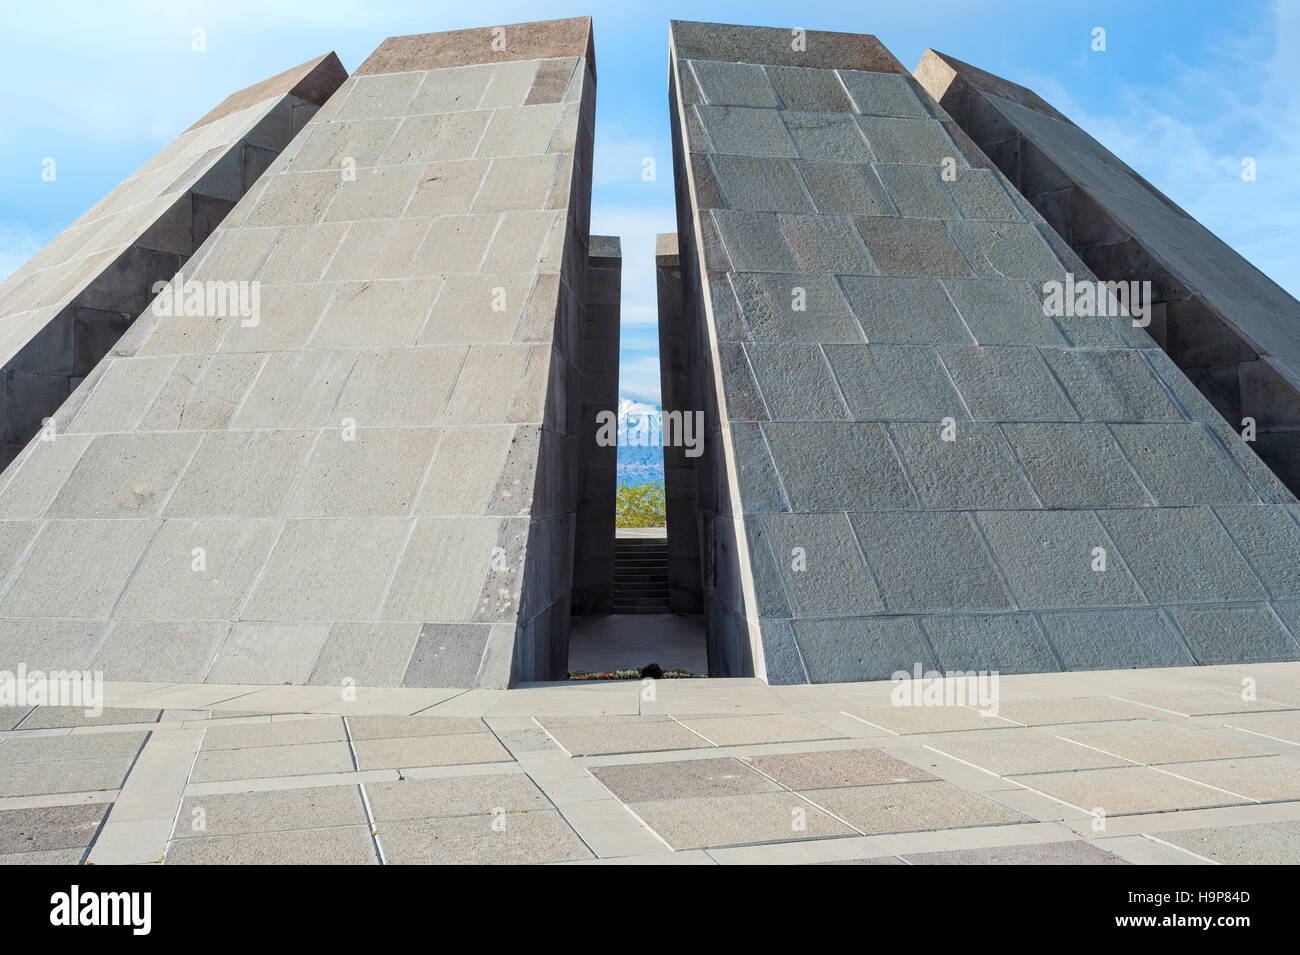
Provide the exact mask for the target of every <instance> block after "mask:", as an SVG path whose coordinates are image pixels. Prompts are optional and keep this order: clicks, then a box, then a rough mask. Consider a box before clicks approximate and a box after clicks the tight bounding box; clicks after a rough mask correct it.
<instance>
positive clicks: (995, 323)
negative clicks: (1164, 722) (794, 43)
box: [670, 24, 1300, 683]
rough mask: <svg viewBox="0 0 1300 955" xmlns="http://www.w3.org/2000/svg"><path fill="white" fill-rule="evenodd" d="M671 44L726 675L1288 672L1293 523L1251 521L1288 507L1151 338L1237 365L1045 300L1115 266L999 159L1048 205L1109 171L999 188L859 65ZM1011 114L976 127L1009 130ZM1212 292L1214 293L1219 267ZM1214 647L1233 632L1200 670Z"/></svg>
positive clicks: (1192, 336)
mask: <svg viewBox="0 0 1300 955" xmlns="http://www.w3.org/2000/svg"><path fill="white" fill-rule="evenodd" d="M671 38H672V61H671V64H670V87H671V90H670V92H671V95H672V102H673V104H674V107H673V108H674V114H673V126H674V150H675V163H676V167H677V170H678V177H677V178H678V193H677V200H678V209H679V214H678V222H679V225H681V227H682V229H683V230H684V231H683V232H681V233H680V234H679V235H678V237H677V238H678V248H679V250H680V255H679V260H678V261H679V264H680V270H681V277H682V293H681V298H682V302H683V311H684V314H685V315H686V316H687V322H688V323H691V322H693V323H695V324H696V325H697V326H698V328H699V333H698V334H697V335H696V337H695V338H694V340H693V341H691V340H689V339H688V342H689V347H688V348H687V349H686V350H685V352H686V354H685V357H684V358H683V359H682V360H676V359H675V364H674V366H673V371H672V375H673V376H674V377H676V378H678V379H679V380H682V381H685V382H686V383H687V384H684V385H678V387H682V388H688V389H689V390H690V391H691V393H692V394H693V395H695V396H697V398H696V400H697V401H699V402H700V403H701V405H702V406H703V408H704V410H705V413H706V416H707V420H709V422H710V425H709V434H710V436H711V437H712V436H714V435H716V436H717V438H718V439H717V440H714V441H707V440H706V443H705V455H704V457H703V458H701V459H700V460H699V461H697V462H695V464H694V465H693V469H692V477H693V478H694V488H695V491H696V492H697V493H696V495H695V499H694V506H695V508H696V511H697V527H698V532H699V534H700V535H701V536H700V552H701V555H702V573H703V576H704V583H705V585H704V603H705V609H706V620H707V621H708V628H709V639H710V666H711V670H712V672H713V675H723V674H724V673H725V674H728V675H741V674H749V673H751V672H752V673H754V674H756V675H759V676H764V675H765V676H767V677H768V678H769V679H771V680H773V681H774V682H782V683H785V682H792V681H801V680H811V681H814V682H818V681H835V680H852V679H883V678H886V677H888V676H890V675H891V674H892V673H893V672H894V671H895V670H896V669H900V668H901V669H908V668H910V667H911V666H912V665H914V664H916V663H921V664H923V665H925V666H927V667H928V666H935V665H937V666H941V667H952V668H962V669H999V670H1001V671H1003V672H1037V671H1049V670H1058V669H1091V668H1103V667H1132V666H1179V665H1187V664H1190V663H1194V662H1202V660H1201V657H1202V656H1204V657H1205V658H1206V660H1209V658H1210V657H1211V656H1213V658H1214V659H1215V660H1218V661H1220V662H1226V661H1227V660H1228V659H1232V658H1237V659H1241V660H1252V661H1259V660H1264V659H1290V658H1293V657H1295V656H1297V655H1298V654H1297V652H1296V648H1295V647H1293V646H1291V644H1290V642H1289V641H1290V637H1289V636H1288V637H1287V638H1286V640H1283V639H1280V636H1282V635H1285V633H1286V631H1285V630H1284V629H1282V628H1283V624H1282V622H1281V621H1284V620H1288V619H1290V618H1291V617H1294V616H1295V613H1294V607H1296V606H1298V605H1300V604H1297V603H1296V602H1295V598H1296V596H1297V587H1298V586H1300V571H1297V567H1300V558H1297V556H1296V554H1297V553H1300V550H1298V549H1297V548H1298V547H1300V537H1297V533H1298V531H1297V528H1298V527H1300V525H1298V524H1297V523H1296V520H1295V515H1293V514H1291V513H1288V512H1287V511H1286V510H1285V509H1284V508H1280V507H1269V508H1266V507H1264V506H1261V505H1279V504H1286V503H1290V496H1289V495H1287V494H1286V492H1285V490H1284V489H1283V488H1282V487H1281V485H1280V484H1278V483H1277V482H1276V481H1275V480H1273V479H1272V478H1271V476H1269V475H1268V474H1266V473H1262V465H1260V464H1259V462H1258V460H1257V459H1256V458H1255V456H1254V455H1253V454H1252V452H1251V449H1250V446H1249V445H1248V444H1247V443H1246V442H1243V441H1242V440H1241V439H1240V438H1239V437H1238V436H1237V435H1236V434H1232V433H1229V432H1230V430H1231V429H1229V428H1228V427H1227V426H1226V425H1224V424H1223V422H1222V421H1220V420H1218V418H1217V414H1218V412H1217V411H1215V405H1214V403H1212V401H1209V400H1207V399H1205V398H1203V397H1202V396H1201V395H1200V394H1199V393H1198V392H1197V391H1196V388H1195V387H1194V386H1193V385H1192V384H1191V382H1189V380H1188V379H1187V378H1186V377H1185V376H1184V375H1182V374H1181V373H1180V372H1179V371H1178V369H1177V368H1175V367H1174V366H1173V364H1172V363H1171V362H1170V360H1169V358H1168V357H1167V356H1165V355H1164V353H1162V352H1160V351H1159V350H1158V349H1156V348H1154V345H1155V342H1154V341H1153V339H1152V335H1156V336H1157V337H1159V336H1163V335H1165V334H1166V331H1168V334H1169V336H1170V341H1176V342H1177V343H1178V346H1179V349H1180V350H1179V354H1182V355H1191V354H1195V355H1198V356H1202V357H1203V356H1211V357H1212V356H1215V355H1216V353H1217V351H1218V350H1219V349H1220V348H1222V347H1224V346H1223V342H1225V341H1229V340H1228V339H1224V338H1223V336H1222V335H1217V333H1216V335H1217V337H1214V336H1210V334H1209V333H1210V331H1213V325H1212V323H1210V322H1209V321H1208V320H1206V319H1205V315H1204V314H1202V313H1201V312H1196V311H1195V310H1194V309H1190V308H1189V309H1184V312H1185V313H1186V314H1180V315H1164V314H1163V313H1162V314H1161V315H1158V316H1154V317H1153V322H1152V324H1151V333H1152V334H1148V333H1147V332H1146V331H1143V330H1142V329H1141V328H1134V327H1133V325H1132V322H1131V321H1130V318H1129V316H1127V315H1118V314H1106V315H1073V314H1071V315H1065V314H1057V313H1056V312H1057V311H1059V310H1054V309H1053V308H1052V307H1051V303H1050V302H1049V301H1047V300H1046V296H1047V294H1048V292H1049V291H1050V287H1045V286H1046V283H1048V282H1062V281H1064V280H1065V279H1066V277H1067V273H1073V274H1074V277H1075V279H1076V280H1080V281H1092V280H1093V279H1094V276H1092V274H1091V273H1089V272H1088V265H1085V264H1084V261H1088V262H1089V264H1093V263H1092V261H1091V260H1088V259H1087V257H1086V256H1085V257H1084V261H1080V260H1079V258H1078V256H1076V255H1075V254H1074V252H1072V251H1071V249H1070V247H1069V245H1068V244H1067V243H1066V242H1065V241H1062V239H1061V237H1060V236H1058V235H1056V234H1055V233H1054V232H1053V231H1052V229H1051V228H1050V227H1049V226H1048V225H1047V222H1046V221H1044V218H1043V216H1047V220H1048V221H1053V224H1056V223H1055V221H1054V220H1053V218H1052V216H1050V215H1047V213H1046V212H1044V213H1043V215H1039V213H1038V212H1036V211H1035V207H1034V204H1033V203H1032V202H1031V201H1029V200H1027V199H1026V198H1025V196H1024V195H1021V193H1020V192H1018V191H1017V189H1016V188H1015V187H1014V186H1013V185H1012V182H1009V181H1008V179H1007V178H1006V176H1004V175H1003V173H1002V171H1000V170H999V168H998V167H997V165H996V163H997V162H1001V161H1003V160H1005V161H1006V162H1007V163H1014V164H1015V176H1014V177H1013V179H1016V177H1020V179H1024V178H1026V177H1027V178H1029V179H1033V178H1034V177H1035V176H1037V177H1038V178H1039V179H1040V180H1041V183H1040V187H1039V188H1041V189H1042V190H1043V191H1044V192H1043V194H1044V195H1046V194H1047V193H1046V191H1047V190H1048V189H1049V188H1061V187H1062V183H1063V179H1062V176H1061V175H1059V174H1058V173H1059V172H1060V171H1061V170H1065V171H1066V172H1069V173H1071V174H1075V173H1078V172H1079V171H1080V170H1084V169H1087V168H1088V167H1089V166H1090V165H1092V164H1095V160H1096V159H1097V157H1096V155H1094V154H1093V153H1089V154H1088V155H1086V156H1078V157H1070V156H1069V155H1068V152H1067V153H1066V154H1063V153H1062V151H1061V150H1059V149H1057V150H1055V151H1051V150H1049V149H1047V148H1044V149H1043V150H1040V152H1039V153H1033V152H1028V153H1025V154H1023V155H1021V154H1018V153H1014V152H1011V153H1008V154H1007V155H1006V156H994V160H993V161H990V159H989V158H988V157H986V156H985V155H983V154H982V153H981V151H980V147H981V146H985V142H984V141H983V140H981V139H980V137H978V136H976V137H975V142H972V141H971V138H970V137H968V136H967V135H966V133H965V132H963V130H962V128H960V126H959V123H960V124H965V123H966V122H967V120H968V119H969V118H970V117H968V116H966V115H962V116H959V117H957V118H956V120H957V121H954V119H953V118H952V117H950V116H949V115H948V113H946V112H945V110H944V108H943V106H942V105H938V104H936V103H935V102H934V101H933V100H932V99H930V98H928V97H927V96H926V95H925V94H924V92H923V91H922V89H921V85H922V84H918V83H917V82H915V81H914V80H913V79H911V78H909V77H906V76H902V75H898V74H897V73H896V71H894V70H892V69H891V68H890V67H889V66H888V65H887V64H886V63H881V62H876V63H874V64H871V65H864V64H863V62H862V61H861V57H860V56H858V55H855V54H854V53H853V52H852V51H851V49H850V48H849V47H848V46H847V45H837V44H829V45H827V46H826V47H824V48H823V49H821V50H819V51H818V52H817V53H816V54H812V55H810V56H809V57H807V58H804V59H802V60H799V59H796V58H798V57H800V56H802V53H798V52H794V53H792V52H788V51H787V48H788V46H789V44H788V42H787V41H788V37H787V36H786V35H785V33H784V31H780V30H775V29H767V28H758V27H737V26H724V25H714V24H674V26H673V28H672V31H671ZM860 42H861V48H862V49H863V50H871V49H874V48H875V47H876V45H877V44H876V41H874V39H872V38H862V40H861V41H860ZM835 57H841V59H839V60H836V59H835ZM922 80H923V82H924V83H929V82H930V81H931V77H929V76H923V77H922ZM845 93H847V97H846V96H845V95H844V94H845ZM998 95H1000V96H1003V97H1004V98H1005V96H1006V95H1007V94H1006V92H1005V91H1004V90H1003V91H1000V92H999V93H998ZM1011 98H1012V100H1014V102H1013V103H1012V106H1014V107H1015V109H1019V110H1021V112H1025V111H1030V110H1038V111H1039V113H1040V114H1042V115H1049V114H1048V113H1047V112H1045V111H1044V110H1042V109H1041V108H1040V107H1041V105H1042V104H1041V103H1037V102H1034V101H1031V100H1030V99H1029V98H1028V97H1020V98H1019V99H1016V97H1014V96H1013V97H1011ZM961 102H962V103H963V104H965V101H964V100H963V101H961ZM974 103H975V101H974V100H973V99H972V100H971V102H970V104H968V105H971V106H972V108H973V106H974ZM1015 109H1012V108H1010V107H1006V108H1004V106H1003V104H1001V103H999V104H998V107H997V110H991V109H986V110H985V111H984V114H982V115H984V116H985V119H987V121H988V123H989V125H990V128H991V129H992V128H995V127H996V128H999V129H1003V130H1007V129H1010V128H1011V126H1013V125H1014V123H1015V121H1018V120H1017V117H1018V116H1019V115H1020V114H1018V113H1016V112H1015ZM995 114H996V115H995ZM998 116H1005V117H1008V119H1006V121H1005V122H1003V123H1002V124H1001V125H1000V126H999V125H998V123H997V122H996V121H995V120H996V119H997V117H998ZM1008 135H1010V134H1009V133H1008ZM1018 141H1024V137H1023V136H1022V137H1021V139H1020V140H1018ZM994 145H995V146H996V145H997V143H994ZM1049 154H1050V155H1049ZM1066 159H1069V160H1071V161H1072V162H1073V165H1070V164H1069V163H1064V161H1065V160H1066ZM1048 160H1050V162H1049V161H1048ZM1062 163H1064V165H1062ZM706 170H707V171H709V172H704V171H706ZM712 170H716V171H717V175H716V176H714V175H713V174H712V172H711V171H712ZM792 173H793V174H797V175H798V177H799V179H801V180H802V183H801V185H802V187H803V188H802V190H800V189H797V188H796V185H798V183H796V182H795V180H794V178H793V175H792ZM1067 178H1068V177H1067ZM1016 181H1017V184H1018V185H1023V182H1022V181H1020V180H1016ZM804 193H806V198H807V199H808V200H810V201H811V205H812V208H811V210H810V209H809V208H808V206H807V204H806V201H805V195H804ZM723 194H725V196H726V198H727V200H728V201H727V205H728V208H726V209H725V210H723V211H717V210H719V209H720V205H719V204H720V203H722V202H723ZM1033 198H1034V197H1033V196H1030V200H1032V199H1033ZM1128 198H1130V199H1131V198H1132V196H1131V195H1129V196H1128ZM850 221H851V222H852V226H853V229H852V230H850V229H848V228H847V223H848V222H850ZM1090 221H1092V222H1093V223H1094V224H1095V225H1096V226H1097V228H1096V229H1095V230H1094V232H1095V233H1096V234H1097V235H1101V234H1102V233H1103V232H1104V231H1105V230H1104V229H1103V228H1102V226H1103V225H1104V223H1102V222H1101V220H1100V219H1099V218H1097V217H1094V218H1093V219H1092V220H1090ZM854 233H856V234H854ZM1067 238H1068V237H1067ZM1117 254H1118V253H1117ZM1126 254H1127V253H1126ZM1191 261H1192V260H1191V259H1188V262H1189V263H1190V262H1191ZM1195 268H1196V269H1197V270H1199V274H1203V275H1205V276H1207V280H1211V279H1209V278H1208V277H1210V276H1213V279H1212V280H1213V281H1223V277H1222V276H1220V275H1219V273H1218V272H1216V271H1215V268H1214V265H1213V263H1212V261H1211V259H1210V257H1204V256H1202V257H1200V258H1197V259H1195ZM1107 294H1109V293H1107ZM1282 304H1283V301H1282V299H1280V298H1279V299H1277V300H1276V301H1273V302H1272V304H1271V306H1270V307H1272V308H1275V309H1276V308H1279V307H1281V305H1282ZM845 306H847V310H846V308H845ZM1288 307H1289V306H1288ZM863 338H865V342H864V341H863V340H862V339H863ZM1247 358H1250V359H1252V360H1253V359H1254V355H1253V354H1251V355H1246V354H1244V353H1243V355H1242V356H1239V357H1238V358H1237V360H1238V361H1241V362H1243V363H1244V364H1243V367H1244V368H1245V367H1246V365H1249V367H1248V368H1246V371H1245V372H1243V375H1244V377H1242V378H1241V382H1246V383H1248V385H1249V388H1251V389H1253V390H1254V392H1255V393H1257V394H1258V395H1259V396H1260V399H1259V400H1260V401H1261V402H1262V404H1261V408H1263V409H1264V410H1261V412H1260V414H1261V415H1262V416H1263V417H1262V419H1261V420H1267V421H1268V422H1270V424H1272V423H1278V424H1279V426H1280V423H1281V422H1291V423H1292V424H1294V421H1296V420H1300V416H1295V417H1288V414H1287V412H1286V409H1285V406H1284V405H1279V404H1278V403H1277V402H1276V401H1275V400H1273V398H1272V397H1268V396H1275V395H1276V394H1277V389H1276V387H1275V383H1274V384H1271V382H1272V378H1273V377H1276V375H1277V374H1280V373H1279V372H1277V369H1276V367H1275V365H1274V364H1267V365H1260V364H1249V362H1246V359H1247ZM828 369H829V375H828V372H827V370H828ZM1208 375H1209V373H1208V371H1207V372H1206V373H1205V375H1203V377H1207V378H1208ZM1270 376H1272V377H1270ZM1222 380H1223V381H1224V382H1225V383H1226V384H1224V387H1240V388H1246V387H1247V384H1246V383H1239V382H1238V380H1237V378H1236V377H1233V378H1232V379H1231V381H1230V382H1229V381H1228V379H1227V378H1223V379H1222ZM1266 398H1267V400H1266ZM846 414H847V415H848V416H849V420H845V415H846ZM715 421H716V425H715V424H714V422H715ZM1288 426H1291V425H1288ZM1268 440H1274V438H1272V437H1271V438H1269V439H1268ZM1297 460H1298V461H1300V456H1297ZM1211 507H1213V508H1215V510H1214V511H1212V510H1210V508H1211ZM1218 510H1223V517H1222V523H1220V517H1219V516H1217V511H1218ZM1229 511H1231V513H1229ZM846 520H847V522H848V526H849V528H851V530H852V543H853V544H854V545H855V546H854V547H850V546H849V543H850V539H849V538H848V537H847V536H846V535H845V534H844V524H845V521H846ZM1225 525H1226V526H1227V528H1228V529H1227V530H1226V531H1225V530H1224V526H1225ZM814 551H817V552H820V560H821V561H822V562H823V563H822V564H821V565H819V564H818V563H817V562H816V561H814V560H813V559H812V555H813V553H814ZM829 567H833V568H834V572H833V573H831V574H827V573H825V571H826V569H827V568H829ZM1266 601H1279V603H1277V604H1276V605H1275V604H1273V603H1266ZM1184 621H1186V623H1184ZM1287 626H1290V624H1287ZM1215 627H1220V628H1221V629H1224V630H1225V632H1227V633H1229V634H1230V635H1231V636H1230V637H1229V638H1228V639H1226V640H1225V641H1223V642H1221V643H1219V644H1216V645H1215V646H1214V647H1212V648H1210V647H1198V645H1197V641H1198V640H1203V639H1205V638H1203V637H1201V636H1200V634H1203V633H1208V632H1210V631H1211V630H1213V629H1214V628H1215ZM1214 654H1219V655H1217V656H1215V655H1214ZM932 655H933V656H937V657H938V659H937V660H936V659H933V657H932Z"/></svg>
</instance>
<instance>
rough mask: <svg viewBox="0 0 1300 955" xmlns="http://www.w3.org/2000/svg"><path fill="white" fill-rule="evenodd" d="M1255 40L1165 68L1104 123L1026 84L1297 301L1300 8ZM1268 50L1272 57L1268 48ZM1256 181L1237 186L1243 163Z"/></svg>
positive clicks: (1048, 81) (1277, 12) (1279, 14)
mask: <svg viewBox="0 0 1300 955" xmlns="http://www.w3.org/2000/svg"><path fill="white" fill-rule="evenodd" d="M1273 16H1274V19H1273V22H1272V23H1271V24H1268V23H1266V24H1265V25H1264V30H1263V31H1261V33H1260V34H1259V35H1257V36H1253V37H1246V38H1224V40H1223V41H1222V43H1221V44H1220V47H1219V49H1218V55H1217V56H1216V57H1215V58H1214V59H1213V60H1201V61H1198V62H1197V63H1196V64H1194V65H1193V64H1187V63H1183V62H1181V61H1178V60H1176V59H1172V58H1171V59H1170V60H1169V62H1167V63H1161V64H1159V67H1160V68H1159V69H1158V70H1156V71H1155V72H1156V73H1158V75H1159V78H1160V82H1161V83H1162V84H1163V85H1162V86H1160V87H1155V86H1150V85H1135V86H1134V87H1133V88H1132V89H1131V90H1130V91H1129V92H1128V94H1127V95H1125V96H1124V97H1123V98H1122V99H1121V100H1120V102H1119V103H1118V104H1117V105H1116V108H1115V109H1114V110H1113V111H1108V112H1107V113H1105V114H1099V113H1097V112H1092V111H1089V110H1087V109H1085V108H1083V107H1082V106H1080V105H1079V103H1078V102H1077V101H1076V99H1075V98H1074V97H1072V96H1071V95H1070V94H1069V93H1068V92H1067V91H1066V90H1065V89H1064V88H1062V87H1061V85H1060V84H1059V83H1058V82H1057V81H1056V80H1055V79H1054V78H1052V77H1050V76H1041V75H1040V76H1034V77H1029V78H1026V79H1025V83H1026V85H1028V86H1030V87H1031V88H1033V89H1036V90H1037V91H1038V92H1039V93H1040V94H1041V95H1042V96H1043V97H1044V98H1045V99H1047V100H1048V102H1050V103H1052V104H1053V105H1054V106H1056V107H1057V108H1058V109H1060V110H1061V112H1063V113H1064V114H1065V115H1066V116H1068V117H1069V118H1070V119H1071V120H1073V121H1074V122H1075V123H1077V124H1078V125H1079V126H1080V127H1082V128H1083V129H1085V130H1086V131H1087V132H1088V133H1089V134H1091V135H1092V136H1093V137H1094V138H1095V139H1096V140H1097V141H1098V142H1100V143H1102V144H1103V145H1104V146H1105V147H1106V148H1107V149H1109V150H1110V151H1111V152H1113V153H1114V154H1115V155H1116V156H1118V157H1119V158H1120V159H1122V160H1123V161H1124V162H1126V163H1128V164H1129V165H1130V166H1132V167H1133V169H1134V170H1136V171H1137V172H1138V173H1140V174H1141V175H1143V176H1144V177H1146V178H1147V179H1148V180H1149V181H1150V182H1151V183H1152V184H1154V185H1155V186H1156V188H1158V189H1160V190H1161V191H1162V192H1164V193H1165V194H1166V195H1167V196H1169V198H1170V199H1172V200H1173V201H1174V202H1175V203H1177V204H1178V205H1180V206H1181V207H1182V208H1183V209H1185V210H1186V211H1187V212H1188V214H1189V215H1191V216H1192V217H1193V218H1195V219H1196V220H1197V221H1199V222H1200V223H1201V224H1202V225H1204V226H1205V227H1206V228H1207V229H1209V230H1210V231H1211V232H1213V233H1214V234H1215V235H1217V236H1218V237H1219V238H1221V239H1222V240H1223V241H1224V242H1226V243H1228V245H1230V246H1232V247H1233V248H1234V249H1235V250H1236V251H1237V252H1239V253H1240V254H1241V255H1242V256H1244V257H1245V258H1247V259H1248V260H1249V261H1250V262H1251V263H1252V264H1253V265H1255V266H1256V267H1258V268H1259V269H1260V270H1261V271H1262V272H1264V273H1265V274H1266V275H1268V276H1269V277H1270V278H1272V279H1273V280H1274V281H1275V282H1277V283H1278V284H1279V285H1281V286H1282V287H1283V288H1285V289H1286V290H1287V291H1288V292H1290V293H1291V294H1292V295H1300V241H1297V240H1300V226H1298V225H1297V210H1300V177H1297V176H1296V175H1295V167H1296V163H1297V161H1298V160H1297V156H1300V123H1297V122H1296V117H1297V116H1298V115H1300V94H1297V91H1296V89H1295V84H1294V81H1293V77H1292V74H1293V73H1294V64H1295V62H1296V60H1297V59H1298V58H1300V10H1296V9H1293V8H1291V7H1289V6H1287V5H1285V4H1282V5H1279V6H1277V7H1276V8H1275V9H1274V10H1273ZM1261 47H1267V49H1261ZM1247 156H1249V157H1252V158H1253V159H1254V160H1255V162H1256V168H1257V179H1256V180H1255V181H1253V182H1246V181H1243V180H1242V178H1241V171H1242V159H1243V158H1245V157H1247Z"/></svg>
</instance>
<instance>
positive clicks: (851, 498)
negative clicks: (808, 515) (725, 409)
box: [763, 422, 937, 511]
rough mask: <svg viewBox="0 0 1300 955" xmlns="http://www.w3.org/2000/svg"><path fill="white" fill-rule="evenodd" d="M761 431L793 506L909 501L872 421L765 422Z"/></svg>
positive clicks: (854, 506)
mask: <svg viewBox="0 0 1300 955" xmlns="http://www.w3.org/2000/svg"><path fill="white" fill-rule="evenodd" d="M936 430H937V429H936ZM763 433H764V435H765V437H766V438H767V442H768V446H769V447H770V448H771V452H772V458H773V461H774V462H775V464H776V469H777V472H778V473H779V474H780V477H781V480H782V482H783V484H784V486H785V489H786V493H787V494H788V495H789V497H790V504H791V506H792V507H793V508H794V509H795V510H798V511H847V510H866V509H877V508H879V509H894V508H902V507H910V506H912V505H913V503H914V501H915V499H914V497H913V495H912V491H911V489H910V488H909V486H908V483H907V479H906V477H905V476H904V474H903V469H902V467H901V466H900V465H899V462H898V459H897V458H896V457H895V456H894V454H893V449H892V448H891V447H890V444H889V441H888V439H887V438H886V436H885V433H884V431H883V430H882V428H881V427H880V425H878V424H848V423H838V422H827V423H824V424H822V425H820V426H818V427H817V428H815V429H814V428H809V427H807V426H806V425H802V424H769V425H765V426H764V427H763Z"/></svg>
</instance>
